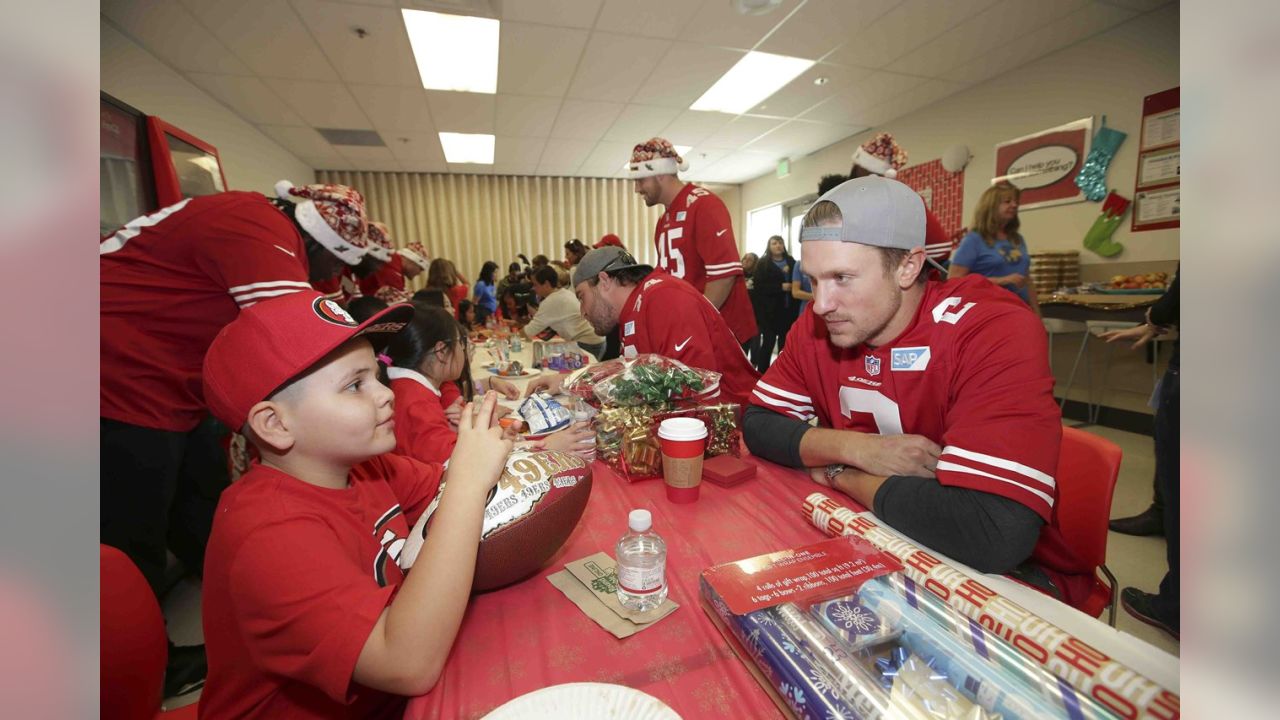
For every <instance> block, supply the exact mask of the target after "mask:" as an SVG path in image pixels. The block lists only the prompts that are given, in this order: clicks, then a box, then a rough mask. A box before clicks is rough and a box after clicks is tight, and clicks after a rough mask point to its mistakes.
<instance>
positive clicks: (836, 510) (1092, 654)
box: [802, 493, 1181, 720]
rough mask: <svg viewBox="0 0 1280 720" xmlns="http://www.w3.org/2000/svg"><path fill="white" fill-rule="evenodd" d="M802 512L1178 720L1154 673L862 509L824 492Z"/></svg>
mask: <svg viewBox="0 0 1280 720" xmlns="http://www.w3.org/2000/svg"><path fill="white" fill-rule="evenodd" d="M802 508H803V512H804V514H805V515H806V516H807V517H808V519H809V521H810V522H812V523H813V524H814V525H815V526H817V527H818V529H820V530H823V531H825V532H827V533H829V534H831V535H833V536H834V535H858V536H860V537H863V538H865V539H866V540H868V541H870V542H871V543H872V544H873V545H875V546H876V547H878V548H880V549H881V550H884V551H885V552H887V553H889V554H890V555H893V556H894V557H896V558H897V559H898V560H899V561H900V562H901V563H902V565H903V572H904V573H905V574H906V576H907V577H909V578H911V579H912V580H913V581H915V582H916V583H917V584H918V585H920V586H922V587H924V588H925V589H926V590H928V591H929V592H930V593H933V594H934V595H936V596H937V597H939V598H941V599H942V600H943V601H944V602H945V603H946V604H947V605H949V606H950V607H951V608H953V609H955V610H957V611H958V612H960V613H961V614H963V615H964V616H965V617H967V618H970V619H972V620H974V621H976V622H977V623H978V624H979V625H981V626H983V628H984V629H986V630H987V631H988V632H990V633H991V634H993V635H995V636H996V637H999V638H1002V639H1003V640H1005V641H1006V642H1008V643H1010V644H1011V645H1013V647H1014V648H1016V649H1017V650H1018V651H1019V652H1020V653H1022V654H1023V655H1025V656H1026V657H1028V658H1030V659H1031V660H1033V661H1035V662H1036V663H1037V664H1038V665H1039V666H1041V667H1042V668H1044V669H1045V670H1048V671H1049V672H1050V673H1053V674H1054V675H1057V676H1058V677H1061V678H1063V679H1065V680H1066V681H1067V682H1069V683H1070V684H1071V685H1073V686H1074V687H1075V688H1077V689H1078V690H1080V691H1081V692H1082V693H1084V694H1085V695H1087V696H1089V697H1091V698H1092V699H1094V700H1096V701H1097V702H1098V703H1099V704H1100V705H1102V706H1103V707H1105V708H1106V709H1107V710H1109V711H1111V712H1112V713H1114V714H1115V715H1118V716H1119V717H1122V718H1144V719H1145V718H1151V719H1152V720H1174V719H1175V718H1179V717H1181V709H1180V706H1181V698H1180V697H1179V696H1178V694H1177V693H1175V692H1172V691H1171V690H1169V689H1168V688H1165V687H1162V686H1161V685H1160V684H1159V683H1157V682H1155V681H1154V680H1152V679H1150V678H1148V677H1146V676H1145V675H1142V674H1141V673H1139V672H1137V671H1135V670H1133V669H1132V668H1130V667H1128V666H1126V665H1124V664H1123V663H1120V662H1118V661H1116V660H1114V659H1112V658H1111V657H1110V656H1109V655H1107V654H1105V653H1103V652H1102V651H1100V650H1098V649H1096V648H1094V647H1093V646H1091V645H1089V644H1088V643H1086V642H1084V641H1083V640H1081V639H1079V638H1077V637H1075V636H1073V635H1072V634H1070V633H1068V632H1067V631H1065V630H1063V629H1062V628H1059V627H1057V626H1056V625H1053V624H1052V623H1050V622H1048V621H1046V620H1044V619H1043V618H1041V617H1039V616H1037V615H1035V614H1034V613H1032V612H1031V611H1029V610H1027V609H1026V608H1023V607H1022V606H1020V605H1018V604H1017V603H1015V602H1013V601H1011V600H1009V599H1008V598H1006V597H1003V596H1001V595H1000V594H999V593H997V592H996V591H994V590H992V589H991V588H989V587H987V586H985V585H983V584H982V583H980V582H978V581H977V580H975V579H974V578H971V577H969V576H968V575H966V574H965V573H964V572H962V571H960V570H959V569H957V568H954V567H952V566H950V565H948V564H946V563H944V562H942V561H941V560H939V559H938V558H936V557H934V556H933V555H931V554H930V553H928V552H926V551H925V550H923V549H922V548H920V547H918V546H916V545H915V544H913V543H911V542H908V541H906V540H904V539H902V538H901V537H899V536H898V535H896V534H894V533H892V532H889V531H888V530H885V529H884V528H883V527H881V526H880V525H879V524H877V523H876V522H875V521H874V520H872V519H870V518H868V517H865V516H859V515H857V514H856V513H854V512H853V511H852V510H850V509H849V508H846V507H844V506H842V505H840V504H839V503H837V502H836V501H834V500H832V499H831V498H829V497H827V496H826V495H823V494H822V493H813V494H811V495H809V496H808V497H806V498H805V500H804V503H803V504H802Z"/></svg>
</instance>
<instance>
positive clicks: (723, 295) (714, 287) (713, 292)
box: [702, 275, 738, 308]
mask: <svg viewBox="0 0 1280 720" xmlns="http://www.w3.org/2000/svg"><path fill="white" fill-rule="evenodd" d="M737 280H738V276H737V275H734V276H732V277H727V278H720V279H719V280H711V281H709V282H708V283H707V289H706V291H704V292H703V293H702V294H703V295H706V296H707V299H708V300H710V301H711V304H712V305H715V306H716V308H719V307H720V306H721V305H724V301H725V300H728V299H729V291H730V290H732V289H733V284H734V283H735V282H736V281H737Z"/></svg>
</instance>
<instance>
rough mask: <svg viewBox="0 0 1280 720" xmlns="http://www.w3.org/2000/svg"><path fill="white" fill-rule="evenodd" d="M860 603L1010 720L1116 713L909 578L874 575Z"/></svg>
mask: <svg viewBox="0 0 1280 720" xmlns="http://www.w3.org/2000/svg"><path fill="white" fill-rule="evenodd" d="M858 601H859V602H860V603H861V604H862V606H863V607H866V608H867V609H869V610H871V611H872V612H874V613H875V614H877V615H880V616H882V617H886V618H888V619H889V621H890V622H892V623H893V624H894V625H897V626H899V627H900V628H901V629H902V631H903V632H902V635H901V637H899V639H898V643H899V644H900V645H901V646H902V647H904V648H906V649H908V650H909V651H911V652H913V653H916V654H918V655H922V656H925V657H930V658H932V659H933V660H934V667H936V668H937V669H938V670H939V671H940V672H942V673H945V674H946V675H947V676H948V677H949V678H951V680H952V682H953V684H954V685H956V687H957V688H958V689H960V690H961V691H962V693H963V694H964V695H965V696H966V697H968V698H969V699H970V700H973V701H974V702H975V703H977V704H978V705H980V706H981V707H983V708H985V709H987V710H989V711H992V712H997V713H1000V714H1001V715H1002V716H1003V717H1005V718H1006V719H1012V718H1070V719H1071V720H1105V719H1108V718H1111V717H1113V716H1112V715H1111V714H1110V713H1108V712H1107V711H1106V709H1104V708H1102V707H1101V706H1099V705H1098V704H1097V703H1095V702H1094V701H1093V700H1092V699H1091V698H1089V697H1088V696H1085V695H1082V694H1080V693H1078V692H1077V691H1076V689H1075V688H1074V687H1073V686H1072V685H1071V684H1070V683H1068V682H1066V681H1065V680H1062V679H1061V678H1058V677H1055V676H1054V675H1052V674H1050V673H1048V672H1047V671H1045V670H1043V669H1042V668H1040V667H1038V666H1036V665H1034V664H1033V663H1031V662H1030V661H1029V660H1027V659H1026V658H1024V657H1023V656H1022V655H1021V654H1019V653H1018V652H1017V651H1016V650H1014V649H1013V648H1011V647H1009V645H1008V644H1007V643H1005V642H1004V641H1003V640H1001V639H1000V638H997V637H995V636H993V635H991V634H990V633H988V632H986V631H985V630H983V629H982V626H980V625H978V624H977V623H976V622H973V621H972V620H969V619H968V618H963V617H958V616H956V615H955V614H953V613H951V612H950V611H949V610H948V609H947V607H946V606H945V605H943V604H942V603H941V601H939V600H937V599H936V598H935V597H934V596H933V595H932V594H931V593H929V592H927V591H920V590H919V588H918V587H917V586H916V584H915V582H914V581H912V580H911V579H910V578H905V577H901V576H887V577H883V578H875V579H874V580H871V581H869V582H867V583H865V584H864V585H863V586H862V587H861V588H859V589H858Z"/></svg>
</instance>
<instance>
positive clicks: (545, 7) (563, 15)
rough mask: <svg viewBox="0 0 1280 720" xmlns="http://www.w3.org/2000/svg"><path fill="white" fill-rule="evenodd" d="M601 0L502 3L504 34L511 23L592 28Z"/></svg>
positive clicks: (524, 0) (537, 0) (529, 0)
mask: <svg viewBox="0 0 1280 720" xmlns="http://www.w3.org/2000/svg"><path fill="white" fill-rule="evenodd" d="M600 2H601V0H517V1H516V2H511V1H510V0H508V2H504V3H500V7H501V13H500V14H501V19H502V21H503V23H502V25H503V32H505V31H506V25H507V23H508V22H510V21H514V22H530V23H540V24H542V25H560V26H563V27H575V28H590V27H591V24H592V23H594V22H595V19H596V15H597V14H598V13H599V11H600Z"/></svg>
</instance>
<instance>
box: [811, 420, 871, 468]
mask: <svg viewBox="0 0 1280 720" xmlns="http://www.w3.org/2000/svg"><path fill="white" fill-rule="evenodd" d="M864 437H865V435H864V434H863V433H860V432H856V431H854V430H832V429H830V428H812V429H810V430H809V432H807V433H805V434H804V437H802V438H801V439H800V460H801V462H803V463H804V464H805V467H818V466H820V465H834V464H836V463H842V464H845V465H857V464H858V449H859V448H860V447H861V443H862V441H863V439H864Z"/></svg>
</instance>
